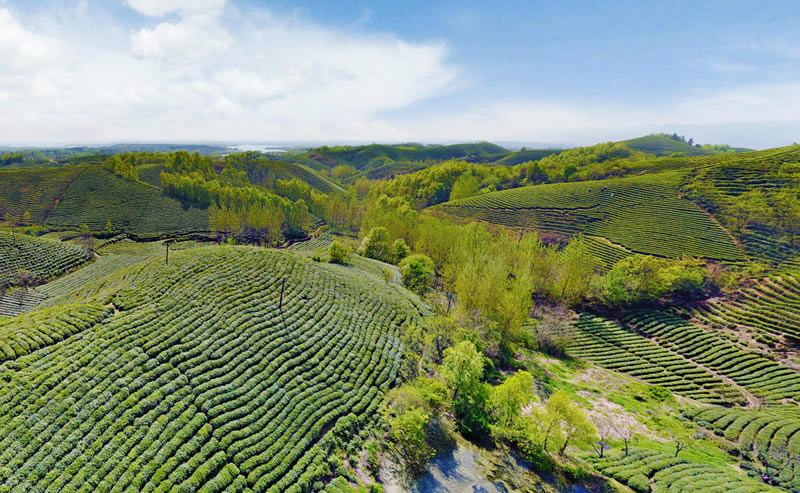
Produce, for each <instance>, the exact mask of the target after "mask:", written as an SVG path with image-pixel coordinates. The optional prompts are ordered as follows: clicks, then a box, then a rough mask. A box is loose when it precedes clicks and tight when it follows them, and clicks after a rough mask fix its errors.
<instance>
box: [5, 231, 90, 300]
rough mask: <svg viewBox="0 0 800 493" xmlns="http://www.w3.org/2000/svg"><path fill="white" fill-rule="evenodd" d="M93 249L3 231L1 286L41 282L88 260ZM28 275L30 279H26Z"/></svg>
mask: <svg viewBox="0 0 800 493" xmlns="http://www.w3.org/2000/svg"><path fill="white" fill-rule="evenodd" d="M90 258H91V252H89V250H87V249H86V248H84V247H82V246H79V245H75V244H72V243H63V242H60V241H55V240H50V239H45V238H34V237H31V236H28V235H23V234H13V233H6V232H0V285H2V286H3V288H4V289H5V287H8V286H15V285H19V284H20V282H21V281H25V284H26V285H31V286H32V285H35V284H40V283H41V282H42V281H44V280H48V279H52V278H54V277H57V276H59V275H60V274H63V273H64V272H66V271H68V270H70V269H73V268H75V267H76V266H78V265H80V264H82V263H84V262H87V261H88V260H89V259H90ZM22 277H27V278H29V279H22Z"/></svg>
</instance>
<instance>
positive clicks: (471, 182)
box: [450, 175, 481, 200]
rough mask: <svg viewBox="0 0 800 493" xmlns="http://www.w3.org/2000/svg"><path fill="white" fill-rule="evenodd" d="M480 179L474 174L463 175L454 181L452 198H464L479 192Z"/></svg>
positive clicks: (451, 192)
mask: <svg viewBox="0 0 800 493" xmlns="http://www.w3.org/2000/svg"><path fill="white" fill-rule="evenodd" d="M480 185H481V183H480V180H479V179H478V177H477V176H474V175H461V176H460V177H458V179H457V180H456V181H455V182H453V189H452V190H451V191H450V200H458V199H464V198H467V197H471V196H473V195H475V194H477V193H478V190H479V188H480Z"/></svg>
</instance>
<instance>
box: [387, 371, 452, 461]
mask: <svg viewBox="0 0 800 493" xmlns="http://www.w3.org/2000/svg"><path fill="white" fill-rule="evenodd" d="M446 400H447V388H446V387H445V386H444V384H442V383H441V382H439V381H438V380H434V379H431V378H417V379H416V380H414V381H413V382H411V383H407V384H405V385H403V386H402V387H399V388H396V389H392V390H391V391H389V392H388V393H387V394H386V397H385V399H384V401H383V403H382V405H381V410H380V411H381V415H382V416H383V418H384V420H385V421H386V423H387V424H388V425H389V438H390V441H389V450H390V452H391V453H392V455H393V456H394V458H395V460H396V461H397V462H398V463H399V464H400V465H401V466H402V467H403V468H404V469H405V472H407V473H408V474H409V475H410V476H415V475H417V474H419V473H421V472H424V470H425V464H426V462H427V461H428V459H430V458H431V457H432V456H433V449H432V448H431V447H430V445H429V444H428V435H429V434H430V428H431V420H432V419H435V418H438V416H439V414H440V413H441V411H442V410H443V408H444V406H445V402H446Z"/></svg>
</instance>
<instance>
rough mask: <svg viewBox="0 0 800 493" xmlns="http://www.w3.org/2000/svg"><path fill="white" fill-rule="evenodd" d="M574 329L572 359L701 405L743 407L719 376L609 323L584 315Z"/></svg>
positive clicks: (731, 388) (738, 393) (739, 393)
mask: <svg viewBox="0 0 800 493" xmlns="http://www.w3.org/2000/svg"><path fill="white" fill-rule="evenodd" d="M574 327H575V336H574V338H575V340H574V343H573V345H572V347H571V349H570V353H571V354H572V355H574V356H577V357H579V358H582V359H586V360H588V361H591V362H593V363H597V364H598V365H600V366H603V367H605V368H608V369H611V370H616V371H620V372H623V373H627V374H629V375H631V376H634V377H636V378H639V379H641V380H643V381H645V382H647V383H649V384H651V385H659V386H662V387H664V388H667V389H669V390H670V391H672V392H675V393H677V394H681V395H684V396H686V397H691V398H692V399H696V400H698V401H700V402H705V403H709V404H731V403H740V404H741V403H744V397H743V395H742V394H741V392H740V391H738V390H736V389H735V388H734V387H732V386H731V385H728V384H726V383H725V382H724V381H723V380H722V379H721V378H719V377H718V376H716V375H713V374H712V373H711V372H709V371H708V370H706V369H704V368H702V367H700V366H698V365H697V364H695V363H693V362H692V361H689V360H687V359H686V358H683V357H682V356H680V355H679V354H675V353H673V352H672V351H669V350H667V349H665V348H663V347H661V346H659V345H658V344H655V343H654V342H652V341H649V340H647V339H646V338H644V337H642V336H640V335H637V334H635V333H633V332H631V331H629V330H627V329H625V328H623V327H621V326H620V325H619V324H617V323H615V322H613V321H611V320H606V319H604V318H602V317H598V316H593V315H590V314H587V313H584V314H581V317H580V319H579V320H578V321H577V322H576V323H575V325H574Z"/></svg>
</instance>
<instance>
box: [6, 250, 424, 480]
mask: <svg viewBox="0 0 800 493" xmlns="http://www.w3.org/2000/svg"><path fill="white" fill-rule="evenodd" d="M136 272H138V273H137V274H133V273H131V271H129V273H128V274H126V276H125V278H124V279H122V278H121V279H120V281H121V284H120V285H127V287H126V288H124V289H122V290H120V291H118V292H117V294H116V295H115V296H114V297H113V299H112V300H111V304H110V305H109V304H108V301H107V298H105V297H104V298H98V299H96V300H93V301H90V302H88V303H85V304H80V305H60V306H58V307H55V308H50V309H47V310H50V311H49V312H46V313H45V312H40V311H34V312H31V313H30V314H27V315H23V316H21V317H19V318H18V319H15V320H14V321H12V322H10V324H9V323H6V322H3V323H2V325H0V350H2V351H3V355H4V357H5V358H7V360H6V362H5V364H4V365H2V366H0V373H2V376H3V378H2V379H0V415H1V416H2V417H3V418H2V420H0V430H2V433H0V435H2V438H0V441H1V442H2V452H0V474H2V480H3V484H4V485H6V486H8V487H10V488H12V489H19V490H31V489H42V490H62V489H65V490H74V491H77V490H79V489H81V488H84V489H89V490H105V489H107V488H111V487H112V485H113V486H114V488H121V489H123V490H124V489H126V488H127V489H130V490H136V491H167V490H172V489H180V490H192V491H194V490H201V491H222V490H232V491H241V490H242V489H243V488H249V489H252V490H253V491H267V490H269V491H302V490H306V489H307V488H309V485H310V484H311V483H312V482H313V481H314V480H315V479H316V478H318V477H320V476H322V475H323V474H324V470H325V468H326V460H327V457H328V453H329V451H330V450H332V447H335V446H337V445H336V444H337V443H340V440H345V441H348V440H350V439H351V438H353V437H354V436H355V435H356V434H357V432H358V430H359V429H360V428H361V427H362V426H364V424H365V423H367V422H368V421H369V420H370V419H372V416H373V415H374V411H375V409H376V407H377V405H378V403H379V402H380V400H381V397H382V393H383V391H384V390H386V389H387V388H388V387H389V386H391V385H393V384H394V381H395V378H396V371H397V367H398V361H399V357H400V346H399V344H398V343H397V340H396V336H397V334H398V330H399V329H400V327H401V326H402V325H403V324H405V323H407V322H408V321H410V320H411V319H412V318H413V317H414V316H415V315H413V314H415V313H416V311H415V310H414V308H413V306H412V305H411V302H410V301H409V300H408V299H406V298H405V297H403V296H400V295H397V294H393V292H394V291H392V290H387V289H385V288H384V287H383V286H382V283H379V282H378V281H377V280H375V281H373V280H371V278H369V277H366V278H365V277H363V276H360V275H358V274H357V273H354V272H350V271H348V270H342V269H337V268H334V267H329V266H326V265H320V264H317V263H314V262H312V261H310V260H308V259H305V258H303V257H300V256H297V255H294V254H291V253H287V252H277V251H271V250H265V249H254V248H240V247H210V248H202V249H189V250H185V251H182V252H179V253H176V254H175V255H174V256H173V257H172V258H171V259H170V263H169V265H168V266H166V265H163V264H162V263H161V262H150V263H146V264H143V265H142V266H140V267H138V269H137V271H136ZM114 309H115V310H114ZM112 312H113V313H112ZM37 317H39V318H41V317H45V318H47V319H48V320H51V321H52V323H53V324H55V325H53V326H52V327H51V326H49V325H46V324H45V325H40V324H36V323H35V321H36V320H37ZM21 341H35V342H32V343H30V344H28V345H27V346H26V347H28V348H30V349H31V350H32V349H35V348H36V347H47V351H32V352H30V353H29V354H28V352H29V350H26V349H22V348H23V346H22V345H21ZM32 344H35V345H32ZM54 406H55V407H54ZM31 416H37V418H36V420H35V421H33V422H32V421H31V419H30V418H31Z"/></svg>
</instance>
